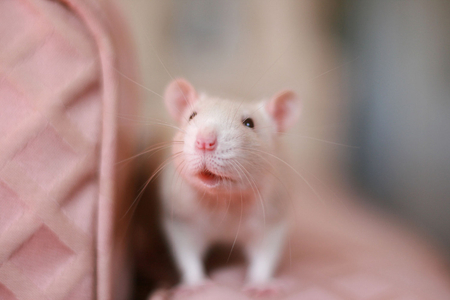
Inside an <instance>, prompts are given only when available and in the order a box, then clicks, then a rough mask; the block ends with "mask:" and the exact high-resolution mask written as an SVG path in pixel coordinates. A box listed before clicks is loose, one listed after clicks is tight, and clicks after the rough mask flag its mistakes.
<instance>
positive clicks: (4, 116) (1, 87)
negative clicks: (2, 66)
mask: <svg viewBox="0 0 450 300" xmlns="http://www.w3.org/2000/svg"><path fill="white" fill-rule="evenodd" d="M0 44H1V42H0ZM0 107H1V109H0V137H3V136H5V135H6V134H8V133H12V132H14V128H15V127H16V126H17V125H18V124H20V123H22V122H23V121H25V120H26V119H27V117H28V116H29V115H30V113H31V112H32V110H31V108H30V106H29V105H28V104H27V103H26V101H25V98H24V97H23V95H22V94H20V93H19V92H18V91H17V90H16V89H14V88H13V87H12V86H11V85H10V84H9V83H8V82H7V81H6V80H3V81H0Z"/></svg>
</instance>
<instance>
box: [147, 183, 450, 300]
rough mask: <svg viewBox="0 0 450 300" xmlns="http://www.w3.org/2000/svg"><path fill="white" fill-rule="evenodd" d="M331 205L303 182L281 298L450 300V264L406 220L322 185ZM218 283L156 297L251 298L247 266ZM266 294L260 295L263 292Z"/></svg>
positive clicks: (218, 274)
mask: <svg viewBox="0 0 450 300" xmlns="http://www.w3.org/2000/svg"><path fill="white" fill-rule="evenodd" d="M320 193H321V195H322V196H323V198H324V199H333V200H334V201H333V203H328V204H324V203H323V202H320V201H318V199H317V197H315V196H314V195H311V193H308V191H307V190H306V189H305V187H302V186H300V187H299V188H298V191H297V192H296V193H294V194H295V195H297V196H296V197H295V202H296V205H295V210H294V212H293V217H294V220H295V222H294V223H293V226H292V230H291V234H290V237H289V242H288V245H287V249H286V251H285V253H284V256H283V261H282V263H281V266H280V269H279V271H278V274H277V279H276V281H277V282H278V283H277V284H278V287H279V288H280V290H281V292H280V293H279V294H276V295H274V296H273V297H265V298H261V299H276V300H369V299H370V300H406V299H408V300H431V299H433V300H434V299H439V300H447V299H450V276H449V271H448V266H447V265H446V264H445V262H444V260H442V259H441V258H439V254H438V253H437V252H436V251H435V250H434V249H433V248H432V247H430V246H429V245H428V244H427V243H426V242H425V241H423V240H421V239H420V238H418V237H417V236H415V235H414V234H411V232H409V230H405V229H402V228H401V226H399V224H394V223H393V221H392V220H389V219H387V218H385V217H382V216H381V215H379V214H378V213H375V212H368V211H367V208H365V207H358V206H357V205H356V204H355V203H357V202H356V201H361V199H359V198H358V197H356V196H354V195H352V194H351V193H350V192H344V191H341V192H337V193H335V194H330V193H329V191H328V192H327V191H325V190H323V191H320ZM211 277H212V279H213V284H210V285H207V286H205V287H204V288H203V289H200V291H198V292H196V293H193V294H190V295H186V294H182V293H177V292H176V290H175V291H174V290H159V291H157V292H156V293H154V294H153V295H152V296H150V297H149V299H151V300H162V299H174V300H181V299H183V300H206V299H214V300H226V299H235V300H246V299H247V300H248V299H252V298H251V297H249V296H247V295H246V294H245V293H243V292H242V288H243V284H244V277H245V268H244V266H230V267H228V268H221V269H217V270H215V271H213V272H212V274H211ZM258 299H259V298H258Z"/></svg>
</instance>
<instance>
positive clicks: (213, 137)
mask: <svg viewBox="0 0 450 300" xmlns="http://www.w3.org/2000/svg"><path fill="white" fill-rule="evenodd" d="M195 147H196V148H197V149H199V150H202V151H213V150H214V149H216V147H217V134H216V132H215V131H203V132H199V133H198V134H197V138H196V140H195Z"/></svg>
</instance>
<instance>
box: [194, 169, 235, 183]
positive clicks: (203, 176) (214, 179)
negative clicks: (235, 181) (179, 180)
mask: <svg viewBox="0 0 450 300" xmlns="http://www.w3.org/2000/svg"><path fill="white" fill-rule="evenodd" d="M197 176H198V178H199V179H200V181H201V182H202V183H203V184H205V185H207V186H208V187H215V186H217V185H219V184H220V183H221V182H223V181H232V180H231V178H229V177H225V176H221V175H217V174H215V173H213V172H211V171H210V170H208V169H203V170H202V171H201V172H200V173H198V175H197Z"/></svg>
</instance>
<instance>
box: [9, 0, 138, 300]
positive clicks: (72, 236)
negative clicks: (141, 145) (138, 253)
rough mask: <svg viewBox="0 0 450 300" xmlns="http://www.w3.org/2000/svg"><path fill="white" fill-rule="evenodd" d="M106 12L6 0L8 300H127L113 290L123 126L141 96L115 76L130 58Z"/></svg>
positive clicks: (90, 6)
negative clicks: (120, 118) (121, 116)
mask: <svg viewBox="0 0 450 300" xmlns="http://www.w3.org/2000/svg"><path fill="white" fill-rule="evenodd" d="M100 4H102V3H95V2H93V3H88V2H84V1H61V2H58V1H46V0H33V1H32V0H29V1H28V0H23V1H9V0H2V1H0V45H1V46H0V149H1V150H0V299H7V300H10V299H11V300H12V299H18V300H22V299H23V300H26V299H30V300H31V299H32V300H39V299H51V300H56V299H87V300H88V299H105V300H106V299H108V300H109V299H115V298H116V299H119V298H120V297H122V298H123V296H124V294H125V293H126V292H124V291H125V288H126V280H122V283H121V284H119V285H116V284H115V283H116V282H115V281H114V280H115V276H116V275H117V274H118V272H116V271H115V266H116V265H117V266H121V267H122V265H121V263H120V261H121V259H120V257H119V256H118V255H119V254H120V251H116V250H115V248H114V231H113V229H114V228H113V220H114V208H115V206H114V204H115V203H116V202H117V200H118V198H119V195H120V193H122V192H121V189H122V190H123V188H122V187H121V186H122V185H123V184H122V182H124V181H121V182H120V184H118V183H117V180H118V177H117V176H116V174H115V167H114V161H115V160H116V159H117V158H118V156H120V155H122V154H120V153H122V152H123V153H125V152H124V151H123V150H121V149H118V148H117V143H118V135H119V133H118V130H117V126H116V119H117V112H118V109H119V108H120V107H118V102H119V100H120V98H121V97H123V98H126V97H130V98H133V97H135V96H136V95H135V94H133V92H132V91H131V90H130V89H129V87H128V86H126V85H124V84H122V85H121V84H120V80H119V79H118V75H117V72H115V70H114V69H123V68H125V67H123V64H122V65H121V64H120V61H123V58H121V59H119V58H118V57H119V56H120V55H122V54H123V53H124V52H123V50H120V49H116V48H114V47H115V44H114V40H113V38H111V37H110V35H109V31H108V30H113V28H114V26H115V27H120V24H121V23H120V21H118V22H117V23H115V22H112V23H114V24H116V25H114V26H111V24H112V23H107V21H108V22H111V20H114V17H110V16H109V15H108V14H110V12H112V10H111V8H109V6H108V5H107V4H104V5H100ZM112 14H113V13H112ZM108 26H111V27H108ZM121 34H122V33H121V32H120V30H118V33H117V35H118V36H120V35H121ZM130 104H131V102H129V103H128V104H127V107H128V108H130V106H132V105H130ZM126 144H127V142H126V141H125V143H124V142H123V140H122V148H125V147H126ZM119 150H120V151H119ZM121 176H124V174H121ZM115 251H116V252H115ZM122 252H123V251H122Z"/></svg>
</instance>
